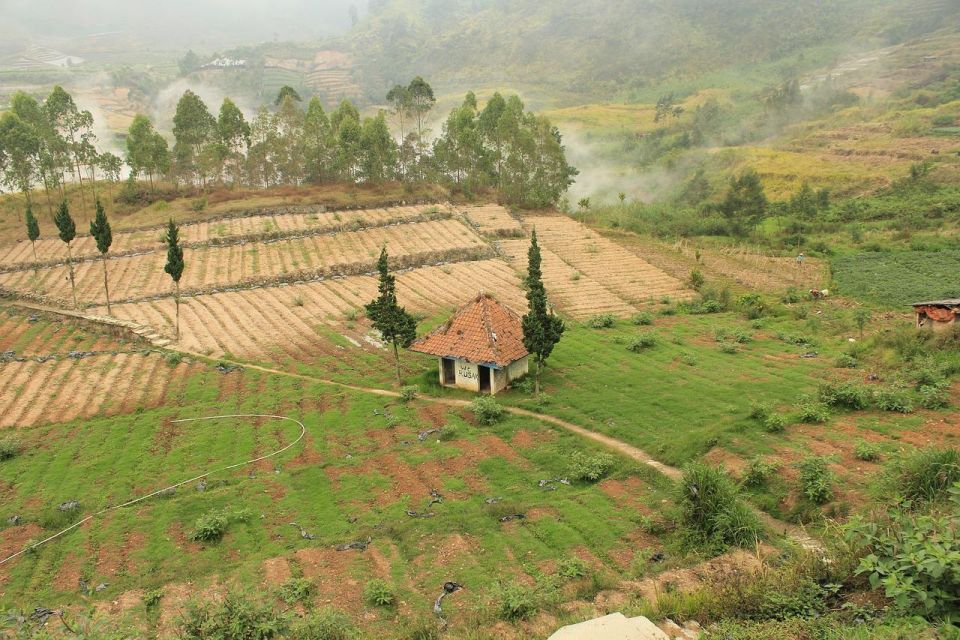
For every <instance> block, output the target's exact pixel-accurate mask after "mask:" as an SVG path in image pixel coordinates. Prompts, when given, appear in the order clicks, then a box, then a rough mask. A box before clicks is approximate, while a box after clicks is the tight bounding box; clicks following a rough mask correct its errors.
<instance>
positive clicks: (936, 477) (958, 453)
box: [888, 447, 960, 502]
mask: <svg viewBox="0 0 960 640" xmlns="http://www.w3.org/2000/svg"><path fill="white" fill-rule="evenodd" d="M958 481H960V450H957V449H950V448H944V449H941V448H937V447H927V448H925V449H918V450H916V451H914V452H913V453H910V454H907V455H905V456H903V457H901V458H900V459H898V460H897V461H895V462H894V463H893V464H892V465H891V469H890V471H889V472H888V484H889V485H890V488H891V489H892V490H893V492H895V493H898V494H899V495H900V496H902V497H903V498H904V499H905V500H907V501H909V502H932V501H935V500H939V499H940V498H942V497H943V496H944V495H945V494H946V491H947V489H949V488H950V486H951V485H953V483H955V482H958Z"/></svg>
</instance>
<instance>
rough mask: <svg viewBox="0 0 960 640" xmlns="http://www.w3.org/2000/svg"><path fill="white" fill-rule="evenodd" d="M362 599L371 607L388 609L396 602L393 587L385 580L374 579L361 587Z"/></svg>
mask: <svg viewBox="0 0 960 640" xmlns="http://www.w3.org/2000/svg"><path fill="white" fill-rule="evenodd" d="M363 599H364V601H365V602H366V603H367V604H369V605H372V606H376V607H389V606H391V605H393V603H394V602H396V600H397V596H396V594H395V593H394V590H393V587H392V586H390V585H389V584H388V583H387V582H386V581H385V580H381V579H380V578H374V579H373V580H370V581H369V582H367V584H366V585H364V587H363Z"/></svg>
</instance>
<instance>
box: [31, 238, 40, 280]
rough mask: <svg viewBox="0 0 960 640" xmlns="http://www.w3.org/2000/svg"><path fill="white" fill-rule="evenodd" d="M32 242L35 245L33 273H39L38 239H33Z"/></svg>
mask: <svg viewBox="0 0 960 640" xmlns="http://www.w3.org/2000/svg"><path fill="white" fill-rule="evenodd" d="M30 244H31V245H33V275H37V263H38V262H40V259H39V258H37V241H36V240H31V241H30Z"/></svg>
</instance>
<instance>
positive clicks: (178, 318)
mask: <svg viewBox="0 0 960 640" xmlns="http://www.w3.org/2000/svg"><path fill="white" fill-rule="evenodd" d="M173 284H174V287H176V293H175V294H174V296H173V300H174V304H176V306H177V340H180V283H179V282H174V283H173Z"/></svg>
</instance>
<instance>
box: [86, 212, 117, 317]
mask: <svg viewBox="0 0 960 640" xmlns="http://www.w3.org/2000/svg"><path fill="white" fill-rule="evenodd" d="M95 206H96V209H97V213H96V216H95V217H94V218H93V221H92V222H91V223H90V235H92V236H93V238H94V240H96V241H97V251H99V252H100V263H101V264H102V265H103V290H104V291H105V292H106V294H107V315H111V314H112V313H113V312H112V311H111V310H110V285H109V284H108V283H107V251H110V245H111V244H113V231H111V230H110V222H109V221H108V220H107V214H106V213H105V212H104V210H103V205H102V204H101V203H100V199H99V198H98V199H97V202H96V205H95Z"/></svg>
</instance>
